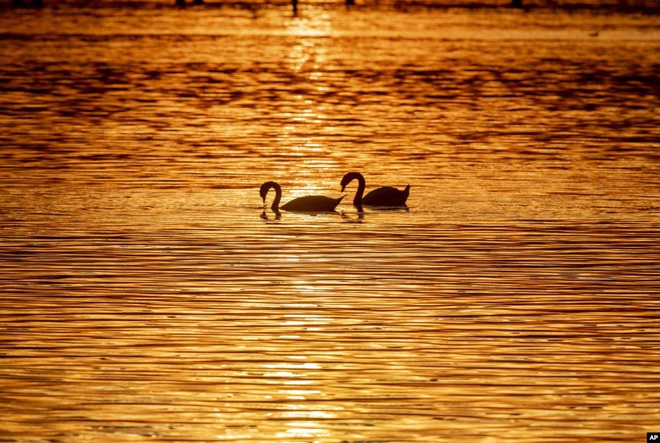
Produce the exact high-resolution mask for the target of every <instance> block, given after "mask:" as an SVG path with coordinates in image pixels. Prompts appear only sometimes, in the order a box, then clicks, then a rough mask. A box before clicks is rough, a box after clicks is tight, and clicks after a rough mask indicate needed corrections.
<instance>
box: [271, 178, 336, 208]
mask: <svg viewBox="0 0 660 443" xmlns="http://www.w3.org/2000/svg"><path fill="white" fill-rule="evenodd" d="M271 188H273V189H275V200H273V204H272V205H271V209H272V210H273V211H275V212H277V211H278V209H284V210H285V211H292V212H332V211H334V210H335V208H336V207H337V205H338V204H339V202H341V200H342V199H343V198H344V197H345V196H344V195H342V196H341V197H339V198H330V197H325V196H323V195H307V196H305V197H299V198H296V199H293V200H291V201H290V202H288V203H287V204H285V205H283V206H282V207H281V208H280V200H282V187H281V186H280V185H278V184H277V183H275V182H266V183H264V184H263V185H261V189H260V190H259V195H261V198H262V199H263V201H264V204H266V195H267V194H268V191H269V190H270V189H271Z"/></svg>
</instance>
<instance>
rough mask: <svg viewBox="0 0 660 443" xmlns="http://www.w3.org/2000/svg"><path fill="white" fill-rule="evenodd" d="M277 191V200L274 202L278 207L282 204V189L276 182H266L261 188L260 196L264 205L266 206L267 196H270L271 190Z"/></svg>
mask: <svg viewBox="0 0 660 443" xmlns="http://www.w3.org/2000/svg"><path fill="white" fill-rule="evenodd" d="M271 188H272V189H275V200H274V201H273V204H274V205H275V206H277V205H278V204H279V203H280V198H282V188H281V187H280V185H278V184H277V183H275V182H266V183H264V184H263V185H261V188H259V195H260V196H261V199H262V200H263V201H264V204H266V196H267V195H268V191H270V189H271Z"/></svg>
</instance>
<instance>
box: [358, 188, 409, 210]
mask: <svg viewBox="0 0 660 443" xmlns="http://www.w3.org/2000/svg"><path fill="white" fill-rule="evenodd" d="M409 195H410V185H408V186H406V189H404V190H403V191H402V190H400V189H396V188H393V187H391V186H385V187H383V188H378V189H374V190H373V191H371V192H369V193H368V194H367V195H365V196H364V198H363V199H362V203H363V204H365V205H369V206H405V204H406V200H408V196H409Z"/></svg>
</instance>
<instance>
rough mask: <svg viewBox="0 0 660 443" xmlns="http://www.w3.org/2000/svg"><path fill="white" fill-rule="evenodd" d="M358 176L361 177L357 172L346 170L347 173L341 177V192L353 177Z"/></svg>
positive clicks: (356, 177) (357, 177)
mask: <svg viewBox="0 0 660 443" xmlns="http://www.w3.org/2000/svg"><path fill="white" fill-rule="evenodd" d="M360 177H362V174H360V173H359V172H348V173H346V174H345V175H344V178H342V179H341V192H344V190H345V189H346V186H348V184H349V183H350V182H352V181H353V180H355V179H358V180H359V179H360Z"/></svg>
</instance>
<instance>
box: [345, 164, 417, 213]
mask: <svg viewBox="0 0 660 443" xmlns="http://www.w3.org/2000/svg"><path fill="white" fill-rule="evenodd" d="M355 179H357V181H358V189H357V192H356V193H355V197H354V198H353V206H355V207H356V208H358V210H360V211H361V210H362V205H363V204H364V205H365V206H405V205H406V200H408V196H409V195H410V185H408V186H406V189H404V190H403V191H401V190H399V189H396V188H392V187H390V186H385V187H382V188H378V189H374V190H373V191H371V192H369V193H368V194H367V195H365V196H364V197H362V194H364V188H365V187H366V182H365V181H364V176H363V175H362V174H360V173H359V172H349V173H347V174H346V175H344V178H342V179H341V191H342V192H344V189H346V186H347V185H348V184H349V183H350V182H352V181H353V180H355Z"/></svg>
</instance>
